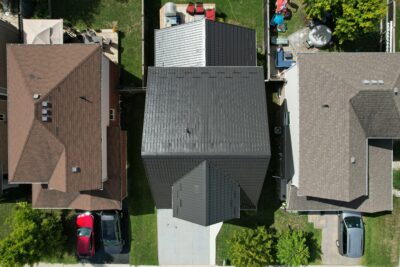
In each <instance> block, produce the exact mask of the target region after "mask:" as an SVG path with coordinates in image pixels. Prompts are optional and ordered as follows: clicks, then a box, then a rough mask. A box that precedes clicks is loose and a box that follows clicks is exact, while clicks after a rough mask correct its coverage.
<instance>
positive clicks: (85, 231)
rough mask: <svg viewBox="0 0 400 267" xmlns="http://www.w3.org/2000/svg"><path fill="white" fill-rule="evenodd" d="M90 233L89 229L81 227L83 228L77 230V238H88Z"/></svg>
mask: <svg viewBox="0 0 400 267" xmlns="http://www.w3.org/2000/svg"><path fill="white" fill-rule="evenodd" d="M91 233H92V229H90V228H86V227H83V228H79V229H78V236H87V237H89V236H90V234H91Z"/></svg>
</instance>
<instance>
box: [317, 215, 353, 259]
mask: <svg viewBox="0 0 400 267" xmlns="http://www.w3.org/2000/svg"><path fill="white" fill-rule="evenodd" d="M309 222H312V223H314V226H315V227H316V228H319V229H322V244H321V251H322V263H323V264H324V265H336V266H358V265H360V264H361V261H360V259H353V258H348V257H343V256H342V255H340V254H339V250H338V248H337V246H336V240H337V239H338V231H339V230H338V227H339V217H338V216H337V214H324V215H318V214H312V215H309Z"/></svg>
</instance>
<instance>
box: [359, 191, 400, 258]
mask: <svg viewBox="0 0 400 267" xmlns="http://www.w3.org/2000/svg"><path fill="white" fill-rule="evenodd" d="M364 222H365V237H366V240H365V255H364V257H363V258H362V264H363V265H368V266H398V264H399V256H400V254H399V252H400V199H399V198H394V199H393V212H392V213H391V214H390V213H389V214H385V215H382V214H380V216H379V215H376V216H373V217H369V216H365V215H364Z"/></svg>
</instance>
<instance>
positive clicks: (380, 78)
mask: <svg viewBox="0 0 400 267" xmlns="http://www.w3.org/2000/svg"><path fill="white" fill-rule="evenodd" d="M285 75H286V79H287V85H286V87H285V95H286V102H285V103H284V106H285V110H286V111H285V116H284V117H285V127H284V129H285V131H284V138H285V139H286V145H285V156H284V159H285V160H284V161H285V168H284V178H285V179H286V180H287V181H288V190H287V208H288V209H289V210H296V211H339V210H355V211H359V212H366V213H375V212H381V211H390V210H392V209H393V203H392V201H393V199H392V157H393V152H392V140H393V139H398V138H400V115H399V111H400V95H399V93H398V90H399V89H398V88H400V54H393V53H315V54H299V55H298V64H297V66H295V67H293V68H291V69H290V70H289V71H288V72H287V73H286V74H285Z"/></svg>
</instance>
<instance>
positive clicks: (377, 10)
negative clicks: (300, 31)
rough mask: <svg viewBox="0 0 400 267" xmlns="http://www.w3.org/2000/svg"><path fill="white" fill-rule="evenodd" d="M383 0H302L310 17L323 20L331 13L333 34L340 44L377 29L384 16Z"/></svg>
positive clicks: (384, 6)
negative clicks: (333, 26)
mask: <svg viewBox="0 0 400 267" xmlns="http://www.w3.org/2000/svg"><path fill="white" fill-rule="evenodd" d="M385 2H386V1H383V0H304V4H305V10H306V13H307V15H308V16H309V17H310V18H317V19H320V20H323V19H324V17H325V16H326V15H327V14H331V15H332V18H333V23H334V25H335V28H334V31H333V35H334V36H336V38H337V39H338V41H339V44H342V43H343V42H344V41H353V40H355V38H357V36H358V35H361V34H365V33H368V32H372V31H375V30H377V27H378V23H379V21H380V20H381V19H382V18H383V17H384V16H385V12H386V5H385Z"/></svg>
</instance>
